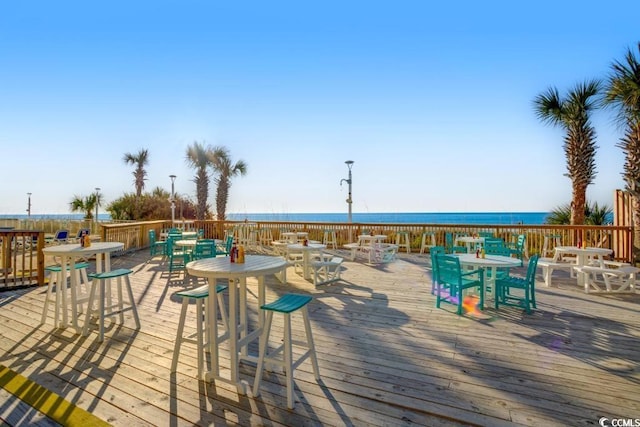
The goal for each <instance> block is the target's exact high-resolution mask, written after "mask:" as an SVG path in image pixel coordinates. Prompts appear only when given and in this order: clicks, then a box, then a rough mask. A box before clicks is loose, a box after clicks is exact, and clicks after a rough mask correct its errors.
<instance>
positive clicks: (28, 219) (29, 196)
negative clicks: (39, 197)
mask: <svg viewBox="0 0 640 427" xmlns="http://www.w3.org/2000/svg"><path fill="white" fill-rule="evenodd" d="M27 224H28V226H29V228H31V193H27Z"/></svg>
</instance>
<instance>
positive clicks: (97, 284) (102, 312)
mask: <svg viewBox="0 0 640 427" xmlns="http://www.w3.org/2000/svg"><path fill="white" fill-rule="evenodd" d="M131 273H133V271H132V270H129V269H126V268H119V269H117V270H111V271H105V272H103V273H92V274H90V275H89V277H91V278H92V279H93V281H92V282H91V292H90V294H89V304H88V305H89V307H88V308H87V313H86V316H85V320H84V327H83V328H82V335H84V336H87V335H88V334H89V320H90V319H91V315H92V314H97V317H98V328H99V338H98V341H100V342H102V341H103V340H104V318H105V317H113V316H116V315H120V323H121V324H123V323H124V312H125V311H132V312H133V317H134V319H135V322H136V329H140V318H139V317H138V310H137V309H136V302H135V300H134V299H133V291H132V290H131V282H130V281H129V274H131ZM111 279H116V283H117V287H118V288H117V291H118V302H117V303H116V304H111V302H109V305H108V306H105V298H106V299H108V300H109V301H110V299H111V289H110V286H109V292H108V294H107V295H105V288H106V287H107V281H109V280H111ZM123 279H124V283H125V286H126V288H127V294H128V297H129V302H128V303H127V304H126V306H125V303H124V301H123V297H122V280H123ZM96 288H99V290H98V292H99V295H98V296H97V298H98V308H97V309H94V308H93V307H94V302H95V300H96ZM114 309H116V310H114Z"/></svg>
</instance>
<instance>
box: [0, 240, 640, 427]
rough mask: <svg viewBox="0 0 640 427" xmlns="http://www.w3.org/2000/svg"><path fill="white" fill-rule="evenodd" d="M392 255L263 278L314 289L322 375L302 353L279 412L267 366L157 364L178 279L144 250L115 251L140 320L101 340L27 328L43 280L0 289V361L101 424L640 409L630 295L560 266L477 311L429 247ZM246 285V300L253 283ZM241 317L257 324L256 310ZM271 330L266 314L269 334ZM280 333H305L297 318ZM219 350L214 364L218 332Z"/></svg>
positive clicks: (515, 419)
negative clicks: (209, 379)
mask: <svg viewBox="0 0 640 427" xmlns="http://www.w3.org/2000/svg"><path fill="white" fill-rule="evenodd" d="M399 258H400V259H399V260H398V261H396V262H394V263H391V264H386V265H385V266H384V267H383V268H378V267H375V266H368V265H365V264H362V263H359V262H348V261H345V262H344V263H343V265H344V270H343V272H342V277H343V281H340V282H336V283H333V284H330V285H323V286H320V287H318V288H317V289H316V288H315V287H314V286H313V284H312V283H310V282H307V281H305V280H303V279H302V278H301V277H300V276H298V275H296V274H295V273H293V271H292V270H291V271H289V272H288V274H287V278H288V280H289V282H288V283H286V284H281V283H279V282H278V281H277V280H275V278H273V277H271V278H267V299H268V300H270V299H273V298H275V297H276V296H277V295H280V294H282V293H284V292H292V291H293V292H303V293H309V294H312V295H313V296H314V297H315V299H314V301H313V302H312V304H311V305H310V306H309V308H310V318H311V322H312V328H313V334H314V340H315V341H316V347H317V353H318V359H319V364H320V373H321V377H322V382H321V383H320V384H318V383H317V382H316V381H315V379H314V377H313V372H312V370H311V366H310V364H309V363H308V362H305V363H303V364H302V365H300V366H299V367H298V369H297V370H296V372H295V384H296V393H295V397H296V401H297V402H296V407H295V409H294V410H293V411H289V410H287V409H286V394H285V388H284V387H283V377H282V375H281V374H279V373H277V372H276V373H273V372H267V373H265V374H264V381H263V388H262V394H261V397H260V398H258V399H253V398H251V397H250V396H239V395H238V394H237V393H236V390H235V388H234V387H232V386H230V385H228V384H225V383H215V384H205V383H204V382H201V381H197V379H196V378H195V376H196V372H197V367H196V357H195V349H194V348H193V346H189V345H184V346H183V349H182V351H181V355H180V360H179V364H178V372H177V373H176V374H173V375H172V374H170V372H169V368H170V364H171V357H172V355H173V342H174V339H175V334H176V328H177V319H178V315H179V312H180V301H179V299H178V298H176V297H175V296H174V293H175V292H177V291H178V290H181V289H183V287H184V286H185V281H184V276H183V275H182V274H173V275H169V274H168V271H167V266H166V264H165V263H164V262H163V261H162V260H161V259H160V258H159V257H157V258H154V259H153V260H151V261H150V262H148V256H147V252H146V251H145V252H138V253H134V254H129V255H125V256H121V257H118V258H115V259H114V260H113V265H114V268H115V267H126V268H132V269H133V270H134V274H133V275H132V276H131V281H132V285H133V288H134V295H135V298H136V301H137V303H138V310H139V313H140V317H141V322H142V329H141V330H140V331H134V330H133V329H131V327H132V326H133V322H132V319H131V317H130V316H125V317H126V322H125V325H124V326H123V327H110V328H108V330H107V332H106V336H105V342H104V343H102V344H100V343H97V340H96V336H97V334H96V333H95V330H94V331H92V334H91V335H89V337H87V338H82V337H79V336H78V335H74V334H73V333H72V331H71V330H70V329H67V330H59V329H54V328H53V326H52V323H53V319H52V316H51V317H49V318H48V319H47V323H46V324H45V325H43V326H40V325H39V321H40V315H41V309H42V305H43V301H44V293H43V291H44V288H38V289H26V290H17V291H10V292H3V293H0V324H1V325H2V329H1V330H0V337H1V338H2V340H0V361H2V363H4V364H5V365H6V366H9V367H11V368H12V369H14V370H16V371H17V372H20V373H21V374H22V375H25V376H28V377H29V378H31V379H33V380H34V381H36V382H38V383H39V384H42V385H43V386H45V387H47V388H49V389H51V390H52V391H55V392H56V393H58V394H60V395H61V396H63V397H65V398H66V399H68V400H70V401H73V402H74V403H76V404H77V405H78V406H80V407H83V408H84V409H87V410H91V411H93V412H94V414H96V415H97V416H99V417H101V418H103V419H105V420H107V421H109V422H110V423H112V424H114V425H132V424H136V425H137V424H142V425H145V424H148V425H154V424H155V425H158V424H160V425H169V424H172V425H191V424H205V423H212V424H226V423H230V424H233V423H237V424H242V425H249V424H251V425H255V424H264V425H321V424H322V425H363V424H366V425H398V426H407V425H442V426H448V425H474V424H475V425H492V426H493V425H518V424H520V425H583V424H594V423H597V420H598V419H599V417H600V416H608V417H611V418H613V417H618V418H640V394H639V393H637V390H638V389H639V385H638V384H639V382H640V356H639V355H638V352H637V348H638V338H639V337H640V322H639V320H640V314H639V311H638V306H639V304H640V295H638V294H619V295H609V294H584V293H583V292H582V291H581V289H579V288H578V287H577V285H576V284H575V279H571V278H569V277H568V275H567V277H559V278H555V277H554V283H557V285H556V286H554V287H551V288H546V287H544V286H540V287H538V291H537V293H536V295H537V299H538V309H537V310H536V311H535V312H534V313H533V314H532V315H526V314H524V313H523V311H522V310H519V309H518V308H514V307H506V308H503V307H501V308H500V310H498V311H496V310H494V309H493V308H492V306H491V305H490V303H488V304H487V307H486V310H485V312H484V313H483V315H481V316H480V317H478V318H469V317H466V316H465V317H458V316H456V315H455V314H454V313H453V307H446V306H445V309H436V308H435V304H434V300H435V298H434V297H433V296H432V295H431V294H430V288H431V280H430V271H429V262H428V256H427V255H422V256H420V255H414V254H411V255H405V254H402V255H400V257H399ZM517 271H520V272H524V269H519V270H517ZM554 275H555V273H554ZM556 279H557V280H556ZM187 282H188V281H187ZM538 283H542V281H541V280H539V281H538ZM249 290H250V292H249V293H250V296H249V298H250V299H253V300H255V298H256V291H255V290H256V287H255V281H252V280H250V281H249ZM193 312H194V311H193V310H191V312H190V313H189V316H188V318H187V326H186V327H187V329H190V330H193V329H194V325H195V315H194V313H193ZM250 315H251V318H252V321H253V322H255V321H256V319H257V313H255V310H250ZM281 330H282V326H281V323H278V321H276V322H275V323H274V326H273V330H272V337H277V336H279V334H280V333H281ZM293 334H294V335H295V336H298V337H302V336H303V328H302V324H301V322H297V321H295V319H294V323H293ZM275 340H276V338H273V339H272V342H275ZM256 348H257V347H256V345H255V344H253V345H252V346H251V350H252V351H255V350H256ZM220 356H221V358H222V363H223V364H224V363H228V347H227V346H226V345H225V344H223V345H222V346H221V352H220ZM27 362H29V363H27ZM254 373H255V367H254V366H253V365H251V364H243V365H242V367H241V376H242V377H243V378H244V379H245V380H246V381H248V382H250V381H252V380H253V376H254ZM133 420H135V421H133Z"/></svg>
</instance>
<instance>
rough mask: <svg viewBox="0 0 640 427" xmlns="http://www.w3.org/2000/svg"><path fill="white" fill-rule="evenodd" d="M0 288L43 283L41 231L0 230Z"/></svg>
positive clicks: (43, 235)
mask: <svg viewBox="0 0 640 427" xmlns="http://www.w3.org/2000/svg"><path fill="white" fill-rule="evenodd" d="M0 240H1V243H0V290H5V289H12V288H16V287H22V286H31V285H37V284H43V283H44V254H43V253H42V249H43V248H44V244H45V234H44V232H43V231H34V230H0Z"/></svg>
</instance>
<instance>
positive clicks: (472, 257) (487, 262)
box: [455, 254, 520, 267]
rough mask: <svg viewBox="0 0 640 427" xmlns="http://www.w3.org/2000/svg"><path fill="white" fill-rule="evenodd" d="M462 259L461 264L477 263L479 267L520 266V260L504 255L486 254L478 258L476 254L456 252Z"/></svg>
mask: <svg viewBox="0 0 640 427" xmlns="http://www.w3.org/2000/svg"><path fill="white" fill-rule="evenodd" d="M455 256H457V257H458V259H460V264H463V265H477V266H478V267H520V260H519V259H518V258H512V257H508V256H502V255H485V257H484V258H476V254H455Z"/></svg>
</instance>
